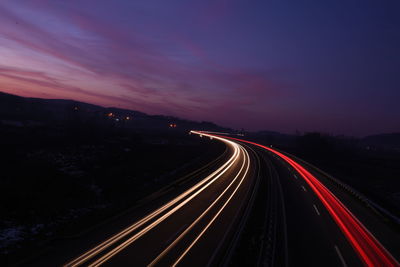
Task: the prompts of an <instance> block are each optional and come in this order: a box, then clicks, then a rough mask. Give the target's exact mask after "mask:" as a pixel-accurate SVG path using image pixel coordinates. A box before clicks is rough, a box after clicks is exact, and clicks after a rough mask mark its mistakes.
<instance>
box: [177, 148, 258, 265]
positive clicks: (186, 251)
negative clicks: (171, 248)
mask: <svg viewBox="0 0 400 267" xmlns="http://www.w3.org/2000/svg"><path fill="white" fill-rule="evenodd" d="M245 152H246V156H247V158H248V159H249V155H248V154H247V151H245ZM249 167H250V164H248V165H247V169H246V171H245V173H244V174H243V176H242V179H241V180H240V182H239V184H238V186H237V187H236V188H235V190H234V191H233V193H232V194H231V195H230V197H229V198H228V200H227V201H226V202H225V203H224V205H223V206H222V207H221V209H220V210H219V211H218V212H217V214H216V215H215V216H214V217H213V218H212V219H211V221H210V222H209V223H208V224H207V225H206V227H204V229H203V230H202V231H201V233H200V234H199V235H198V236H197V237H196V239H195V240H193V242H192V243H191V244H190V245H189V247H187V248H186V250H185V251H184V252H183V253H182V254H181V256H179V258H178V259H177V260H176V261H175V262H174V264H173V265H172V266H176V265H178V263H179V262H180V261H182V259H183V258H184V257H185V255H186V254H187V253H188V252H189V250H190V249H191V248H192V247H193V246H194V245H195V244H196V243H197V241H198V240H199V239H200V238H201V237H202V236H203V235H204V233H205V232H206V231H207V230H208V229H209V228H210V226H211V225H212V224H213V222H214V221H215V220H216V219H217V218H218V216H219V215H220V214H221V213H222V211H223V210H224V209H225V207H226V206H227V205H228V204H229V202H230V201H231V199H232V198H233V197H234V196H235V194H236V192H237V191H238V189H239V187H240V185H241V184H242V183H243V180H244V178H245V177H246V175H247V172H248V171H249Z"/></svg>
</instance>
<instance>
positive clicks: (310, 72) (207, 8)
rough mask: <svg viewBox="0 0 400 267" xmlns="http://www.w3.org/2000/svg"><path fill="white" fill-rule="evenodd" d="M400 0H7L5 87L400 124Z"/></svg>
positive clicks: (321, 125)
mask: <svg viewBox="0 0 400 267" xmlns="http://www.w3.org/2000/svg"><path fill="white" fill-rule="evenodd" d="M398 3H399V1H384V0H382V1H368V0H363V1H361V0H360V1H352V0H343V1H338V0H332V1H298V0H292V1H285V0H276V1H265V0H263V1H246V0H242V1H225V0H223V1H206V0H201V1H175V0H168V1H165V0H160V1H151V0H146V1H137V0H135V1H116V0H113V1H99V0H96V1H84V0H82V1H61V0H60V1H58V0H52V1H33V0H32V1H7V2H6V3H1V4H0V25H1V27H0V90H1V91H4V92H9V93H14V94H18V95H23V96H34V97H43V98H69V99H75V100H80V101H84V102H89V103H95V104H100V105H105V106H116V107H122V108H129V109H134V110H139V111H143V112H147V113H150V114H164V115H174V116H179V117H182V118H186V119H194V120H209V121H214V122H216V123H219V124H221V125H224V126H229V127H234V128H245V129H246V130H276V131H282V132H287V133H293V132H294V131H295V130H296V129H297V130H299V131H311V130H318V131H324V132H328V133H333V134H349V135H367V134H374V133H382V132H394V131H400V104H399V100H400V16H399V15H398V14H400V5H399V4H398Z"/></svg>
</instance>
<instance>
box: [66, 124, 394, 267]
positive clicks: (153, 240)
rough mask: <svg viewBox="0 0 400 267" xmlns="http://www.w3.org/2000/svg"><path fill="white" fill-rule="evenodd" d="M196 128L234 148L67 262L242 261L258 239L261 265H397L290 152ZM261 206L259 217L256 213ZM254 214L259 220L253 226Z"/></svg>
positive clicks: (168, 263) (196, 263)
mask: <svg viewBox="0 0 400 267" xmlns="http://www.w3.org/2000/svg"><path fill="white" fill-rule="evenodd" d="M191 133H192V134H197V135H200V137H204V138H205V137H207V138H213V139H217V140H219V141H221V142H224V143H225V144H226V145H227V147H228V149H229V153H230V156H229V157H228V158H227V160H226V161H225V162H223V164H221V166H219V168H217V169H216V170H214V171H213V172H212V173H210V174H209V175H207V176H206V177H203V179H201V180H200V181H199V182H198V183H196V184H194V185H192V186H191V187H189V188H187V189H186V190H185V191H183V192H181V193H179V194H178V195H176V196H174V197H173V198H171V199H170V200H168V201H166V203H164V204H163V205H161V206H160V207H158V208H156V209H154V210H153V211H151V212H149V213H148V214H147V215H145V216H144V217H142V218H141V219H139V220H137V221H136V222H134V223H133V224H131V225H130V226H128V227H126V228H125V229H123V230H122V231H120V232H118V233H116V234H114V235H112V236H110V237H109V238H108V239H107V240H105V241H103V242H101V243H100V244H98V245H97V246H95V247H93V248H92V249H90V250H88V251H86V252H84V253H82V254H81V255H80V256H77V257H76V258H74V259H72V260H70V261H69V262H68V263H66V264H65V266H100V265H106V266H107V265H109V266H127V265H129V266H146V265H149V266H171V265H172V266H175V265H182V266H186V265H193V266H205V265H222V264H226V265H227V264H235V263H236V264H240V262H242V261H243V262H245V261H244V259H243V257H246V254H243V252H240V249H239V248H240V247H241V246H242V247H243V246H252V247H254V250H256V251H257V253H255V254H256V255H257V256H256V257H255V258H254V259H252V264H254V265H256V264H257V265H260V266H274V265H275V266H278V265H279V266H363V265H367V266H399V263H398V262H397V261H396V260H395V258H394V257H393V256H392V255H391V254H390V253H389V252H388V251H387V250H386V248H385V247H384V246H383V245H382V244H381V243H380V242H379V241H378V240H377V239H376V238H375V237H374V235H373V234H372V233H370V232H369V231H368V230H367V228H366V227H365V226H364V225H363V224H362V223H361V222H360V221H359V220H358V219H357V218H356V216H355V215H354V214H353V213H351V212H350V210H349V209H348V208H346V206H345V205H344V204H343V203H342V202H341V201H340V200H339V198H338V197H336V196H335V195H334V194H333V193H332V191H330V190H329V189H328V187H326V186H325V185H324V184H323V183H322V182H321V181H320V180H319V179H317V178H316V177H315V176H314V175H313V174H311V173H310V172H309V171H308V170H306V169H305V168H304V167H302V166H301V165H300V164H299V163H297V162H296V161H294V160H293V159H292V158H289V157H288V156H287V155H285V154H283V153H281V152H279V151H276V150H273V149H271V148H269V147H265V146H262V145H259V144H256V143H252V142H249V141H246V140H241V139H236V138H232V137H227V136H221V135H217V134H212V133H207V132H199V131H191ZM260 192H261V193H260ZM259 198H260V199H261V201H258V199H259ZM256 200H257V201H256ZM257 206H258V207H259V209H260V210H261V211H262V212H261V213H262V214H261V216H262V219H261V220H259V219H258V217H257V219H255V218H256V217H255V214H254V213H255V208H254V207H257ZM253 216H254V217H253ZM257 216H260V213H259V214H257ZM251 217H253V220H251V219H252V218H251ZM251 221H255V222H253V223H254V225H256V224H257V225H258V226H257V227H253V228H254V229H252V226H251V225H249V223H247V222H251ZM252 231H253V234H254V233H255V234H256V235H257V236H256V237H253V239H251V243H249V244H244V242H245V239H246V238H244V237H243V238H242V236H244V234H243V233H244V232H252ZM393 238H395V237H393ZM254 243H255V244H254ZM241 253H242V254H241ZM238 255H239V256H238ZM240 257H242V259H240ZM247 262H248V261H247Z"/></svg>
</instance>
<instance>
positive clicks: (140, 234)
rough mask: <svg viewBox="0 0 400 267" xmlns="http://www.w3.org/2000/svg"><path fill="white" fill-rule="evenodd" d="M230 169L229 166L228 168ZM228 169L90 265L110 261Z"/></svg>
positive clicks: (98, 264)
mask: <svg viewBox="0 0 400 267" xmlns="http://www.w3.org/2000/svg"><path fill="white" fill-rule="evenodd" d="M233 163H234V162H232V163H231V164H233ZM227 169H228V168H227ZM227 169H225V170H224V171H223V172H221V173H220V174H218V175H217V176H216V177H215V178H214V179H213V180H211V181H210V182H208V184H206V185H205V186H203V187H202V188H201V189H199V190H198V191H197V192H196V193H194V194H193V195H191V196H190V197H189V198H187V199H186V200H184V201H183V202H182V203H180V204H179V205H177V206H176V207H174V208H173V209H172V210H170V211H169V212H167V213H166V214H165V215H163V216H161V217H160V218H159V219H157V220H156V221H155V222H153V223H151V224H150V225H148V226H147V227H146V228H144V229H143V230H141V231H140V232H138V233H137V234H135V235H134V236H133V237H131V238H129V239H128V240H126V241H125V242H123V243H122V244H120V245H119V246H117V247H116V248H114V249H113V250H111V251H110V252H108V253H107V254H105V255H104V256H102V257H101V258H99V259H98V260H96V261H95V262H94V263H92V264H90V265H89V266H92V267H94V266H100V265H101V264H103V263H105V262H106V261H108V260H109V259H110V258H112V257H113V256H115V255H116V254H117V253H119V252H120V251H122V250H123V249H125V248H126V247H128V246H129V245H130V244H132V243H133V242H135V241H136V240H137V239H139V238H140V237H142V236H143V235H144V234H146V233H147V232H148V231H150V230H151V229H153V228H154V227H156V226H157V225H158V224H159V223H161V222H162V221H164V220H165V219H166V218H168V217H169V216H170V215H172V214H173V213H175V212H176V211H177V210H179V209H180V208H181V207H183V206H184V205H186V203H188V202H189V201H190V200H192V199H193V198H194V197H196V196H197V195H198V194H200V193H201V192H202V191H203V190H205V189H206V188H207V187H208V186H209V185H210V184H212V183H213V182H214V181H216V180H217V179H218V178H219V177H221V176H222V175H223V174H224V173H225V172H226V171H227Z"/></svg>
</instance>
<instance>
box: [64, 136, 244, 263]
mask: <svg viewBox="0 0 400 267" xmlns="http://www.w3.org/2000/svg"><path fill="white" fill-rule="evenodd" d="M216 139H218V140H221V141H223V142H225V143H226V144H228V145H229V146H231V147H233V149H234V153H233V155H232V157H231V158H230V159H229V160H228V161H227V162H225V163H224V164H223V165H222V166H221V167H220V168H218V169H217V170H216V171H214V172H213V173H212V174H210V175H209V176H207V177H206V178H205V179H203V180H202V181H201V182H199V183H197V184H196V185H195V186H193V187H192V188H190V189H189V190H187V191H185V192H184V193H182V194H181V195H179V196H178V197H176V198H175V199H173V200H171V201H170V202H168V203H167V204H165V205H164V206H162V207H161V208H159V209H157V210H156V211H154V212H152V213H151V214H149V215H147V216H145V217H144V218H142V219H141V220H139V221H138V222H136V223H134V224H133V225H131V226H129V227H128V228H126V229H125V230H123V231H121V232H120V233H118V234H116V235H114V236H112V237H111V238H109V239H107V240H106V241H104V242H103V243H101V244H99V245H98V246H96V247H95V248H93V249H91V250H89V251H87V252H86V253H84V254H83V255H81V256H79V257H78V258H76V259H74V260H73V261H71V262H69V263H67V264H66V265H65V266H71V267H72V266H79V265H81V264H83V263H84V262H86V261H88V260H90V259H91V258H93V257H94V256H96V255H98V254H99V253H100V252H102V251H104V250H105V249H107V248H108V247H110V246H111V245H113V244H115V243H116V242H118V241H119V240H121V239H122V238H124V237H126V236H127V235H129V234H131V233H132V232H133V231H135V230H137V229H138V228H139V227H141V226H143V225H144V224H145V223H147V222H149V221H150V220H151V219H153V218H155V217H156V216H158V215H160V214H161V213H162V212H164V211H166V210H167V209H168V208H170V207H171V206H173V205H175V204H176V203H178V202H179V201H181V200H182V199H183V198H185V197H187V196H188V195H190V194H191V193H193V192H194V191H196V190H197V191H196V192H195V193H194V194H193V195H192V196H190V197H189V198H188V199H186V200H185V201H183V202H182V203H181V204H179V205H178V206H177V207H175V208H174V209H172V210H171V211H169V212H168V213H167V214H165V215H164V216H162V217H161V218H159V219H158V220H156V222H153V223H152V224H150V225H149V226H147V227H146V228H144V229H143V230H142V231H140V232H139V233H137V234H136V235H134V236H133V237H132V238H130V239H128V240H127V241H125V242H124V243H123V244H121V245H120V246H118V247H117V248H115V249H113V250H112V251H111V252H109V253H107V254H106V255H104V256H103V257H102V258H100V259H99V260H97V261H96V262H95V263H94V264H96V263H97V262H100V260H101V261H102V262H105V261H106V260H107V259H109V258H110V257H111V256H110V257H109V255H111V254H112V255H115V254H116V253H118V252H119V251H120V250H121V249H119V248H121V247H122V246H123V245H124V244H125V246H124V247H126V245H127V244H128V242H129V244H131V243H132V242H134V241H135V240H137V239H138V238H139V237H141V236H142V235H143V234H145V233H146V232H148V231H149V230H150V229H152V228H153V227H154V226H156V225H158V224H159V223H160V222H161V221H163V220H164V219H166V218H167V217H168V216H170V215H171V214H173V213H174V212H175V211H177V210H178V209H179V208H181V207H182V206H183V205H185V204H186V203H187V202H189V201H190V200H191V199H193V198H194V197H195V196H197V195H198V194H199V193H201V192H202V191H203V190H204V189H206V188H207V187H208V186H209V185H211V184H212V183H213V182H215V181H216V180H217V179H218V178H220V177H221V176H222V175H223V174H224V173H225V172H226V171H227V170H228V169H229V168H230V167H232V165H233V164H234V163H235V162H236V161H237V160H238V158H239V151H240V149H239V146H238V145H237V144H235V143H234V142H231V141H229V140H226V139H223V138H219V137H216ZM218 173H219V174H218ZM217 174H218V175H217ZM214 176H215V178H214V179H212V178H213V177H214ZM210 180H211V181H210ZM208 181H210V182H208ZM207 182H208V183H207ZM205 183H207V184H206V185H205V186H203V185H204V184H205ZM201 186H203V187H202V188H200V189H198V188H199V187H201ZM116 251H117V252H116ZM105 258H107V259H105ZM102 259H103V260H104V259H105V260H104V261H103V260H102Z"/></svg>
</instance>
